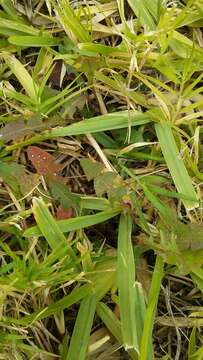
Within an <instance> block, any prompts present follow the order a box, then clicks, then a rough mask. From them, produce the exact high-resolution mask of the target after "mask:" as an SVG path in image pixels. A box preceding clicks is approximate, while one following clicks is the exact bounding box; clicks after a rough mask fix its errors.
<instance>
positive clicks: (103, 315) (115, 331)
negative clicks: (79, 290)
mask: <svg viewBox="0 0 203 360" xmlns="http://www.w3.org/2000/svg"><path fill="white" fill-rule="evenodd" d="M96 311H97V315H98V316H99V317H100V319H101V320H102V321H103V323H104V325H105V326H106V327H107V329H108V330H109V331H110V333H111V334H112V335H113V336H114V337H115V338H116V340H118V342H119V343H120V344H121V345H122V343H123V339H122V334H121V323H120V321H119V319H118V318H117V317H116V315H115V314H114V313H113V311H112V310H111V309H110V308H109V307H108V306H107V305H106V304H105V303H103V302H99V303H98V304H97V308H96ZM128 353H129V355H130V357H131V359H133V360H138V355H137V352H136V351H135V350H134V349H128Z"/></svg>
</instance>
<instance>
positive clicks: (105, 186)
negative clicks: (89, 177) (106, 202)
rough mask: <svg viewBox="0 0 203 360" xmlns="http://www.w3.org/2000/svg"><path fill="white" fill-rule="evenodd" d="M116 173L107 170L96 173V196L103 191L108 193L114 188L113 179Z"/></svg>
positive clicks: (100, 194)
mask: <svg viewBox="0 0 203 360" xmlns="http://www.w3.org/2000/svg"><path fill="white" fill-rule="evenodd" d="M117 176H118V175H117V174H116V173H115V172H112V171H107V172H105V173H103V174H100V175H98V176H97V177H96V178H95V180H94V188H95V192H96V194H97V196H102V195H103V194H104V193H108V194H109V193H110V192H111V191H112V190H113V188H114V181H115V180H116V178H117Z"/></svg>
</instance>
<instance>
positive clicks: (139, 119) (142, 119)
mask: <svg viewBox="0 0 203 360" xmlns="http://www.w3.org/2000/svg"><path fill="white" fill-rule="evenodd" d="M148 123H150V118H149V116H148V115H146V114H143V113H141V112H139V111H119V112H115V113H110V114H106V115H100V116H95V117H92V118H89V119H86V120H82V121H79V122H77V123H75V124H72V125H69V126H67V127H58V128H54V129H52V130H49V131H46V132H44V133H42V134H41V135H36V136H33V137H32V138H31V139H29V140H25V141H23V142H21V143H18V144H14V145H10V146H7V147H6V151H12V150H15V149H18V148H20V147H23V146H27V145H30V144H33V143H37V142H41V141H42V140H45V139H51V138H54V137H58V136H74V135H81V134H89V133H98V132H101V131H107V130H116V129H125V128H130V127H131V126H140V125H145V124H148Z"/></svg>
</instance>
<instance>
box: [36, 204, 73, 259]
mask: <svg viewBox="0 0 203 360" xmlns="http://www.w3.org/2000/svg"><path fill="white" fill-rule="evenodd" d="M33 214H34V217H35V220H36V222H37V224H38V226H39V229H40V231H41V233H42V234H43V236H44V237H45V239H46V240H47V242H48V244H49V246H50V247H51V249H52V250H56V249H58V248H59V247H62V248H64V250H65V251H67V253H68V255H69V256H70V258H71V259H72V260H73V261H77V257H76V255H75V253H74V251H73V249H72V248H71V247H70V245H69V244H68V243H67V241H66V238H65V236H64V235H63V233H62V231H61V230H60V228H59V226H58V225H57V222H56V220H55V219H54V218H53V216H52V215H51V214H50V212H49V210H48V209H47V207H46V205H45V203H44V202H43V200H41V199H34V200H33ZM59 260H60V259H59Z"/></svg>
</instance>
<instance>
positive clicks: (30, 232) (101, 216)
mask: <svg viewBox="0 0 203 360" xmlns="http://www.w3.org/2000/svg"><path fill="white" fill-rule="evenodd" d="M120 212H121V209H120V208H118V209H112V210H106V211H101V212H99V213H98V214H95V215H85V216H79V217H76V218H73V219H68V220H59V221H56V224H57V227H58V228H59V229H60V231H61V232H62V233H65V232H69V231H76V230H80V229H83V228H86V227H89V226H92V225H95V224H99V223H101V222H104V221H106V220H109V219H111V218H112V217H114V216H116V215H118V214H119V213H120ZM41 234H42V231H41V229H40V227H39V226H33V227H31V228H29V229H27V230H25V232H24V236H25V237H32V236H41Z"/></svg>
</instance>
